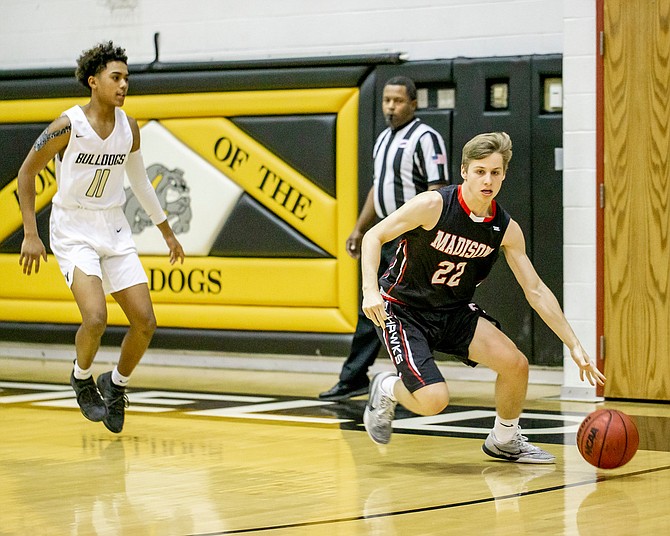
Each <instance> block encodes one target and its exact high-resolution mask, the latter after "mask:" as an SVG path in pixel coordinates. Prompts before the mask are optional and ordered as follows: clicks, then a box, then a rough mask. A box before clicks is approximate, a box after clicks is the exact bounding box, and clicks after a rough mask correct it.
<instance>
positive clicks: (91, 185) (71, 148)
mask: <svg viewBox="0 0 670 536" xmlns="http://www.w3.org/2000/svg"><path fill="white" fill-rule="evenodd" d="M63 115H66V116H67V117H68V118H69V119H70V124H71V125H72V130H71V132H70V141H69V143H68V144H67V147H66V148H65V152H64V153H63V159H62V161H61V160H60V158H59V157H58V156H57V157H56V181H57V183H58V192H57V193H56V195H55V196H54V198H53V204H54V205H57V206H60V207H63V208H85V209H91V210H104V209H109V208H114V207H122V206H123V204H124V203H125V202H126V195H125V192H124V188H123V186H124V178H125V162H126V159H127V158H128V154H129V153H130V149H131V148H132V146H133V133H132V130H131V129H130V124H129V123H128V118H127V117H126V114H125V112H124V111H123V110H121V109H120V108H116V109H115V114H114V129H113V130H112V133H111V134H110V135H109V136H107V138H106V139H104V140H103V139H102V138H100V136H98V134H97V133H96V132H95V130H93V127H92V126H91V124H90V123H89V122H88V119H87V118H86V115H85V114H84V111H83V110H82V109H81V107H80V106H73V107H72V108H70V109H69V110H66V111H65V112H63Z"/></svg>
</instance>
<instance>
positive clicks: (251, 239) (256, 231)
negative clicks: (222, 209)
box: [210, 194, 331, 258]
mask: <svg viewBox="0 0 670 536" xmlns="http://www.w3.org/2000/svg"><path fill="white" fill-rule="evenodd" d="M210 255H211V256H214V257H279V258H282V257H291V258H331V256H330V255H329V254H328V253H327V252H326V251H324V250H323V249H321V248H320V247H319V246H317V245H316V244H314V243H313V242H312V241H311V240H309V239H307V238H305V237H304V236H303V235H302V234H300V233H299V232H298V231H296V230H295V229H294V228H293V227H291V226H290V225H288V224H287V223H286V222H284V220H282V219H281V218H279V217H277V216H275V215H274V214H273V213H272V212H271V211H269V210H268V209H266V208H265V207H264V206H263V205H261V204H260V203H259V202H258V201H256V200H255V199H253V198H252V197H251V196H249V195H248V194H242V197H241V198H240V200H239V201H238V202H237V204H236V205H235V208H234V209H233V211H232V213H231V214H230V216H229V217H228V219H227V220H226V223H225V224H224V226H223V229H221V232H220V233H219V236H217V238H216V240H215V242H214V244H213V246H212V250H211V251H210Z"/></svg>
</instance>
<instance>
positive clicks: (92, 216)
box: [18, 41, 184, 433]
mask: <svg viewBox="0 0 670 536" xmlns="http://www.w3.org/2000/svg"><path fill="white" fill-rule="evenodd" d="M127 62H128V58H127V56H126V54H125V50H124V49H122V48H119V47H115V46H114V44H113V43H112V42H111V41H110V42H107V43H100V44H98V45H96V46H95V47H93V48H91V49H90V50H87V51H84V52H83V53H82V55H81V56H80V57H79V59H78V60H77V70H76V73H75V74H76V77H77V79H78V80H79V82H80V83H82V84H83V85H84V86H85V87H86V88H88V89H89V90H90V91H91V99H90V101H89V102H88V103H87V104H85V105H84V106H74V107H72V108H70V109H68V110H66V111H65V112H64V113H63V114H62V115H61V116H60V117H58V118H57V119H56V120H54V121H53V122H52V123H51V124H50V125H49V126H48V127H47V128H46V129H45V130H44V132H42V134H41V135H40V136H39V138H38V139H37V141H36V142H35V144H34V146H33V148H32V149H31V150H30V152H29V153H28V156H27V157H26V159H25V161H24V162H23V165H22V166H21V169H20V171H19V175H18V195H19V202H20V204H21V214H22V216H23V231H24V239H23V243H22V245H21V256H20V257H19V263H20V264H21V266H22V267H23V273H24V274H26V275H30V274H31V273H32V272H33V270H34V271H35V273H37V272H39V269H40V261H41V260H44V261H45V262H46V261H47V254H46V249H45V247H44V244H43V243H42V240H41V239H40V237H39V234H38V230H37V221H36V216H35V196H36V190H35V176H36V175H37V174H38V173H39V172H40V171H42V169H43V168H44V167H45V166H46V165H47V164H48V163H49V162H50V161H51V160H52V159H53V158H55V159H56V181H57V185H58V191H57V193H56V195H55V196H54V198H53V204H52V210H51V220H50V242H51V249H52V251H53V253H54V256H55V257H56V260H57V261H58V265H59V267H60V270H61V272H62V273H63V276H64V277H65V281H66V282H67V284H68V286H69V287H70V289H71V291H72V294H73V295H74V299H75V301H76V303H77V306H78V307H79V311H80V312H81V316H82V323H81V326H80V327H79V329H78V331H77V334H76V337H75V348H76V359H75V361H74V369H73V371H72V374H71V376H70V383H71V385H72V387H73V389H74V391H75V393H76V395H77V402H78V403H79V407H80V408H81V412H82V413H83V415H84V416H85V417H86V418H87V419H90V420H91V421H102V422H103V423H104V424H105V426H106V427H107V428H108V429H109V430H110V431H112V432H114V433H119V432H121V430H122V428H123V422H124V414H125V407H126V406H127V404H128V400H127V398H126V396H125V388H126V385H127V384H128V380H129V378H130V375H131V373H132V372H133V370H134V369H135V367H136V366H137V364H138V363H139V361H140V359H141V358H142V356H143V355H144V353H145V351H146V349H147V347H148V346H149V342H150V341H151V338H152V336H153V333H154V331H155V329H156V317H155V316H154V311H153V306H152V303H151V297H150V294H149V287H148V284H147V283H148V280H147V276H146V274H145V272H144V269H143V267H142V264H141V263H140V259H139V256H138V253H137V249H136V247H135V244H134V242H133V240H132V233H131V229H130V225H129V224H128V221H127V220H126V217H125V215H124V212H123V205H124V203H125V194H124V175H125V174H127V176H128V179H129V181H130V185H131V187H132V190H133V192H134V193H135V195H136V196H137V198H138V199H139V201H140V203H141V204H142V207H143V208H144V209H145V210H146V211H147V214H149V216H150V217H151V220H152V221H153V223H154V224H156V226H157V227H158V229H160V231H161V233H162V235H163V238H164V239H165V242H166V244H167V247H168V249H169V254H170V263H171V264H174V263H175V262H177V261H180V262H182V263H183V261H184V250H183V249H182V246H181V244H180V243H179V241H178V240H177V238H176V237H175V235H174V233H173V231H172V229H171V227H170V224H169V223H168V221H167V218H166V215H165V213H164V211H163V209H162V207H161V205H160V202H159V200H158V197H157V196H156V192H155V191H154V189H153V187H152V185H151V182H150V181H149V178H148V177H147V174H146V171H145V167H144V162H143V160H142V155H141V153H140V130H139V128H138V126H137V122H136V121H135V120H134V119H133V118H131V117H128V116H126V114H125V112H123V111H122V110H121V108H120V107H121V106H123V104H124V101H125V98H126V93H127V92H128V65H127ZM106 294H111V295H112V297H113V298H114V299H115V300H116V302H117V303H118V304H119V305H120V306H121V309H122V310H123V312H124V314H125V315H126V317H127V318H128V322H129V325H130V326H129V329H128V332H127V333H126V335H125V337H124V339H123V342H122V344H121V353H120V357H119V360H118V364H117V365H116V366H115V367H114V369H113V370H112V371H110V372H106V373H104V374H101V375H100V376H99V377H98V381H97V386H96V382H95V381H94V380H93V377H92V372H91V369H92V365H93V360H94V358H95V355H96V353H97V351H98V348H99V347H100V341H101V337H102V334H103V332H104V331H105V328H106V326H107V306H106V302H105V295H106Z"/></svg>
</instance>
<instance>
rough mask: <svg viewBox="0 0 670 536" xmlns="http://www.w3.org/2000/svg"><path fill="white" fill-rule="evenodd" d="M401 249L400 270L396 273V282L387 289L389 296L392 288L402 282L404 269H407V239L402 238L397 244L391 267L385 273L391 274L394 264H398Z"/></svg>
mask: <svg viewBox="0 0 670 536" xmlns="http://www.w3.org/2000/svg"><path fill="white" fill-rule="evenodd" d="M401 249H402V264H401V265H400V270H399V271H398V277H397V278H396V280H395V281H394V282H393V283H392V284H391V286H390V287H389V289H388V291H387V292H388V293H389V294H390V293H391V291H392V290H393V287H395V286H396V285H397V284H398V283H400V282H401V281H402V278H403V276H404V275H405V269H406V268H407V239H406V238H403V239H402V240H401V241H400V243H399V244H398V249H397V250H396V254H395V258H394V259H393V262H392V263H391V266H389V268H388V270H387V271H386V273H387V274H388V273H390V272H391V268H393V266H394V265H395V263H396V262H398V252H400V250H401Z"/></svg>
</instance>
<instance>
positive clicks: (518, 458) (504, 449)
mask: <svg viewBox="0 0 670 536" xmlns="http://www.w3.org/2000/svg"><path fill="white" fill-rule="evenodd" d="M482 450H483V451H484V452H485V453H486V454H488V455H489V456H491V457H492V458H498V459H499V460H507V461H510V462H517V463H554V462H555V460H556V457H555V456H554V455H553V454H549V453H548V452H547V451H545V450H542V449H541V448H540V447H536V446H535V445H533V444H531V443H529V442H528V438H527V437H526V436H523V435H521V428H517V431H516V434H515V435H514V437H513V438H512V439H511V440H510V441H509V442H507V443H499V442H498V441H497V440H496V439H495V438H494V436H493V430H492V431H491V432H489V435H488V437H487V438H486V441H484V444H483V445H482Z"/></svg>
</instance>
